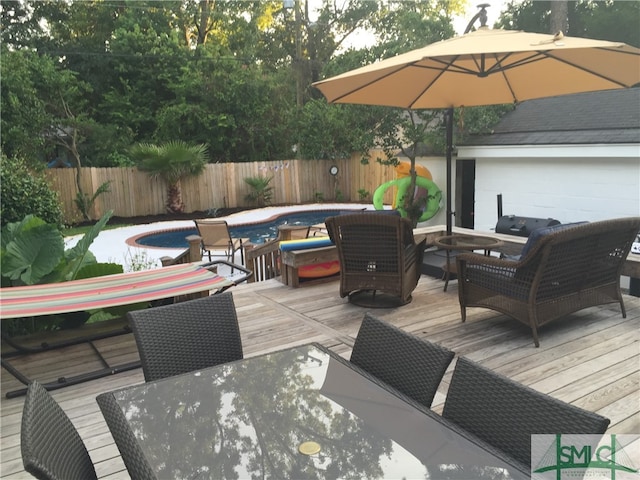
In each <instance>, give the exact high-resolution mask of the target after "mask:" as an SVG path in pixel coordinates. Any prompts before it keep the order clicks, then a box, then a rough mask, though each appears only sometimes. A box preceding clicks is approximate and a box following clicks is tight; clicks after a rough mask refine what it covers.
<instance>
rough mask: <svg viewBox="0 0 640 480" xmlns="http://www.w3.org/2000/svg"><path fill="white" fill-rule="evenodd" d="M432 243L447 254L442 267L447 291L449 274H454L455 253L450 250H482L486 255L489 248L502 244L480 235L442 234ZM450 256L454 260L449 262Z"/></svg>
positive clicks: (489, 250)
mask: <svg viewBox="0 0 640 480" xmlns="http://www.w3.org/2000/svg"><path fill="white" fill-rule="evenodd" d="M434 244H435V245H436V246H437V247H439V248H441V249H443V250H444V251H445V252H446V255H447V263H446V265H445V268H444V281H445V282H444V291H445V292H446V291H447V286H448V285H449V279H450V278H451V274H452V273H453V274H456V273H457V271H456V263H455V255H452V254H451V252H453V251H455V250H466V251H470V252H473V251H475V250H483V251H484V254H485V255H486V256H489V255H490V254H491V250H494V249H496V248H499V247H501V246H502V245H503V242H502V240H500V239H497V238H493V237H486V236H480V235H456V234H454V235H444V236H442V237H438V238H436V239H435V240H434ZM451 257H454V262H453V263H451Z"/></svg>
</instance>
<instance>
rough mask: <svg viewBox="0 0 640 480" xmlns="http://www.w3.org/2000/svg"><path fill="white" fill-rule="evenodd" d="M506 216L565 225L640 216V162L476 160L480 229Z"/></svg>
mask: <svg viewBox="0 0 640 480" xmlns="http://www.w3.org/2000/svg"><path fill="white" fill-rule="evenodd" d="M500 193H501V194H502V205H503V207H502V211H503V214H504V215H510V214H513V215H518V216H523V217H536V218H555V219H557V220H559V221H560V222H562V223H569V222H576V221H581V220H587V221H596V220H605V219H609V218H615V217H626V216H640V161H639V160H638V159H630V158H606V159H596V158H587V159H568V158H545V159H541V158H518V159H507V158H501V159H496V158H483V159H478V160H476V182H475V229H476V230H490V229H493V228H494V227H495V224H496V222H497V195H498V194H500Z"/></svg>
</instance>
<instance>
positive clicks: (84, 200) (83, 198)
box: [74, 181, 111, 220]
mask: <svg viewBox="0 0 640 480" xmlns="http://www.w3.org/2000/svg"><path fill="white" fill-rule="evenodd" d="M110 184H111V182H110V181H109V182H104V183H103V184H102V185H100V186H99V187H98V189H97V190H96V191H95V193H94V194H93V195H92V196H91V197H89V195H87V194H86V193H84V192H78V193H76V198H75V200H74V201H75V202H76V206H77V207H78V210H80V213H82V216H83V217H84V219H85V220H91V215H90V214H89V212H90V210H91V208H92V207H93V204H94V203H95V201H96V198H98V197H99V196H100V195H102V194H103V193H107V192H110V191H111V190H109V185H110Z"/></svg>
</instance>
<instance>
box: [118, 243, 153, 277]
mask: <svg viewBox="0 0 640 480" xmlns="http://www.w3.org/2000/svg"><path fill="white" fill-rule="evenodd" d="M124 260H125V267H124V269H125V271H127V272H141V271H143V270H152V269H154V268H156V267H157V266H158V262H157V260H156V259H154V258H149V254H148V253H147V252H146V251H145V250H139V251H137V252H132V251H131V249H127V253H125V254H124Z"/></svg>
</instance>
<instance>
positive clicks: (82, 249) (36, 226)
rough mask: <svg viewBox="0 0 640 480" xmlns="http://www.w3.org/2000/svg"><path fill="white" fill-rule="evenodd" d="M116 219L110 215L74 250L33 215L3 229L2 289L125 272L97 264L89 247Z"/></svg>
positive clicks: (0, 268) (47, 225) (1, 239)
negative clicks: (110, 220) (67, 246)
mask: <svg viewBox="0 0 640 480" xmlns="http://www.w3.org/2000/svg"><path fill="white" fill-rule="evenodd" d="M111 215H113V211H109V212H107V213H106V214H104V215H103V216H102V218H101V219H100V220H99V221H98V222H97V223H96V224H95V225H94V226H93V227H91V229H90V230H89V231H88V232H87V233H85V235H84V236H83V237H82V238H81V239H80V241H79V242H78V243H77V244H76V245H75V246H74V247H72V248H69V249H67V250H65V248H64V237H63V236H62V233H61V232H60V230H58V228H57V227H56V226H55V225H52V224H49V223H46V222H45V221H44V220H42V219H41V218H38V217H36V216H34V215H27V216H26V217H25V218H24V219H23V220H22V221H21V222H15V223H10V224H8V225H6V226H5V227H3V228H2V238H0V245H1V248H0V260H1V262H2V265H1V266H0V274H1V278H2V286H3V287H5V286H18V285H35V284H40V283H57V282H66V281H69V280H74V279H76V278H89V277H95V276H100V275H109V274H112V273H118V272H122V271H123V270H122V266H121V265H115V264H104V263H98V262H97V261H96V258H95V256H94V255H93V253H91V252H90V251H89V246H90V245H91V243H92V242H93V241H94V240H95V238H96V237H97V236H98V234H99V233H100V231H101V230H102V228H103V227H104V226H105V224H106V223H107V222H108V221H109V219H110V218H111Z"/></svg>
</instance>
